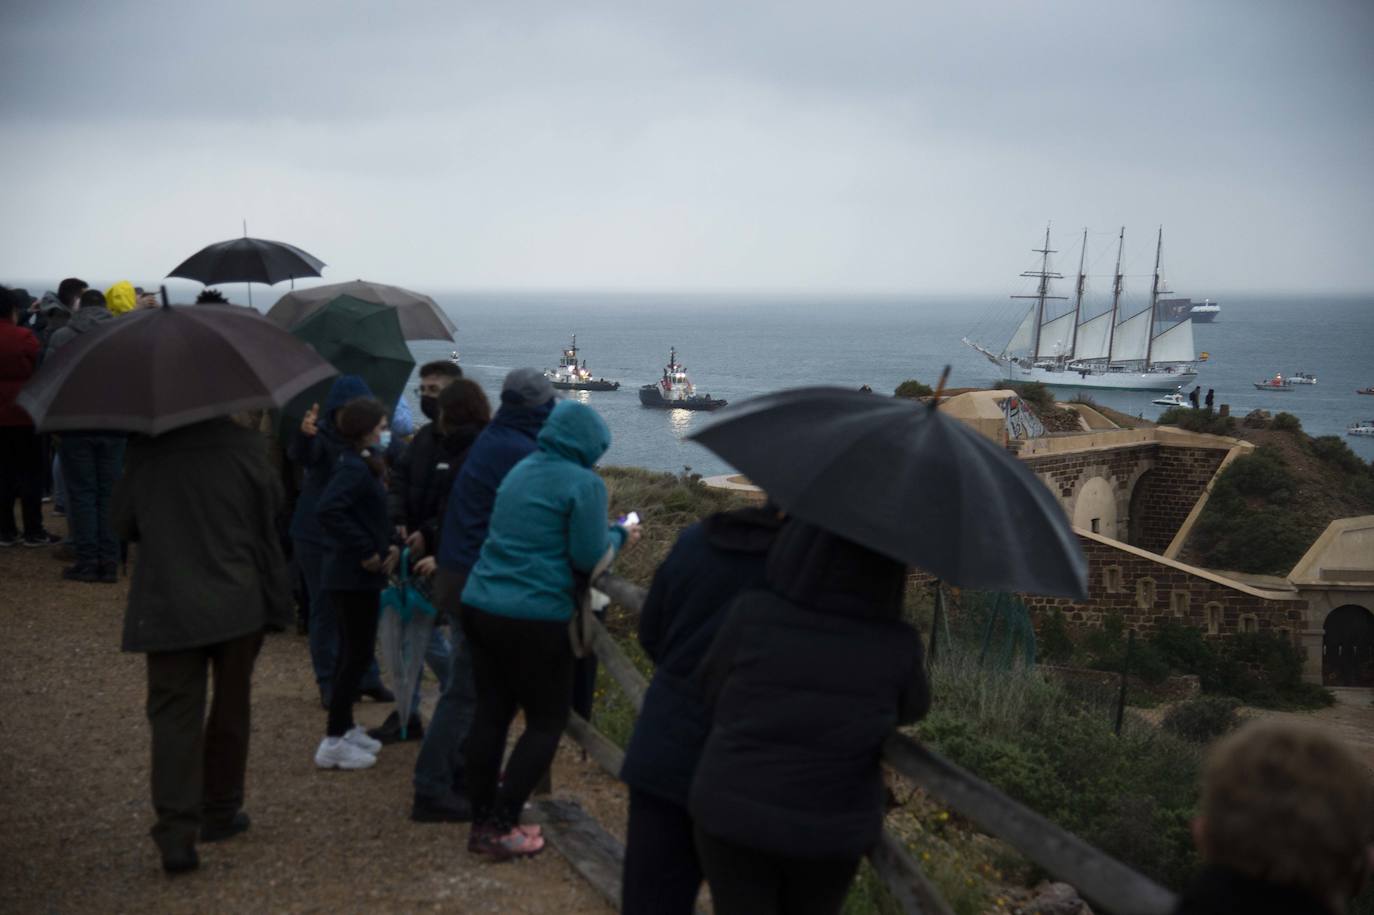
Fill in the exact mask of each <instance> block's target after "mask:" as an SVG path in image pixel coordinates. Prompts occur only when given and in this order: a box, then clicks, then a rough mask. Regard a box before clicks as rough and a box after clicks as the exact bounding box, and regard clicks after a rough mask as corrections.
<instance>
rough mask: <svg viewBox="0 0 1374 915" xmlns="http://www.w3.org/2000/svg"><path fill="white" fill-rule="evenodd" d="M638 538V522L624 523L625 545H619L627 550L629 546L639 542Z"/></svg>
mask: <svg viewBox="0 0 1374 915" xmlns="http://www.w3.org/2000/svg"><path fill="white" fill-rule="evenodd" d="M639 538H640V531H639V525H638V524H627V525H625V545H624V546H623V547H621V549H623V550H628V549H629V548H630V547H632V546H634V545H635V544H636V543H638V542H639Z"/></svg>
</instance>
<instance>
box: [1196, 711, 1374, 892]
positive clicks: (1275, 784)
mask: <svg viewBox="0 0 1374 915" xmlns="http://www.w3.org/2000/svg"><path fill="white" fill-rule="evenodd" d="M1201 813H1202V818H1203V820H1202V835H1201V837H1200V838H1201V845H1202V848H1201V851H1202V855H1203V857H1204V858H1205V859H1206V860H1207V862H1208V863H1209V864H1213V865H1218V866H1221V867H1226V868H1230V869H1231V870H1234V871H1237V872H1239V873H1241V874H1244V875H1245V876H1247V877H1251V878H1253V879H1256V880H1262V881H1265V882H1267V883H1273V884H1278V885H1281V886H1289V887H1296V888H1299V889H1302V890H1305V891H1306V892H1308V893H1310V894H1311V895H1313V896H1315V897H1317V898H1319V899H1321V900H1322V901H1323V902H1326V901H1328V900H1330V899H1332V898H1333V897H1348V896H1353V895H1355V894H1356V893H1357V892H1359V889H1360V885H1361V884H1362V883H1363V882H1364V877H1365V874H1366V871H1367V869H1368V855H1369V846H1370V844H1371V843H1374V778H1372V777H1371V774H1370V772H1369V771H1368V770H1367V769H1365V767H1364V766H1363V765H1362V764H1361V763H1360V760H1359V759H1358V758H1357V757H1356V756H1355V754H1354V753H1352V752H1351V751H1350V750H1349V749H1348V748H1347V747H1345V746H1344V745H1343V744H1341V743H1340V742H1339V741H1337V740H1335V739H1333V738H1332V737H1330V736H1329V735H1328V734H1326V733H1325V732H1324V731H1322V730H1320V729H1319V728H1317V727H1315V726H1313V725H1310V724H1300V723H1296V722H1281V721H1258V722H1254V723H1252V724H1248V725H1246V726H1245V727H1242V728H1241V729H1240V730H1239V731H1237V732H1236V733H1234V734H1232V735H1231V736H1229V737H1227V738H1225V739H1224V740H1222V741H1220V742H1219V743H1218V744H1217V745H1216V746H1215V747H1214V748H1213V749H1212V751H1211V753H1210V754H1208V757H1207V763H1206V766H1205V769H1204V772H1203V778H1202V807H1201Z"/></svg>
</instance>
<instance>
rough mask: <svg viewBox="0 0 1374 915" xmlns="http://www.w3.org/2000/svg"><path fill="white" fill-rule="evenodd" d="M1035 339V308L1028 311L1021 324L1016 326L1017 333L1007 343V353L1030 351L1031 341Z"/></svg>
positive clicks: (1005, 350)
mask: <svg viewBox="0 0 1374 915" xmlns="http://www.w3.org/2000/svg"><path fill="white" fill-rule="evenodd" d="M1034 340H1035V309H1034V308H1032V309H1031V310H1030V311H1028V312H1026V316H1025V317H1024V318H1022V319H1021V326H1020V327H1018V328H1016V333H1014V334H1012V335H1011V341H1010V342H1008V343H1007V346H1006V349H1004V350H1003V352H1005V353H1026V352H1030V348H1031V343H1032V342H1033V341H1034Z"/></svg>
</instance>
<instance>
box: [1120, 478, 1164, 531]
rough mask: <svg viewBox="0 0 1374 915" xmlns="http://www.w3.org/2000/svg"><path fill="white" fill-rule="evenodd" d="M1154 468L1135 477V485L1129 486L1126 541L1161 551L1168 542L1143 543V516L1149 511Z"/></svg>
mask: <svg viewBox="0 0 1374 915" xmlns="http://www.w3.org/2000/svg"><path fill="white" fill-rule="evenodd" d="M1154 477H1155V472H1154V470H1147V471H1145V472H1144V473H1142V474H1141V475H1140V476H1139V477H1138V478H1136V481H1135V486H1134V487H1132V488H1131V504H1130V507H1129V508H1128V509H1127V511H1128V512H1129V513H1130V514H1128V515H1127V524H1128V525H1129V530H1127V531H1126V542H1127V543H1129V544H1130V545H1131V546H1138V547H1143V548H1145V549H1153V550H1158V551H1162V550H1163V549H1164V547H1166V546H1168V544H1167V543H1166V544H1163V545H1162V546H1161V545H1160V544H1148V545H1147V544H1146V543H1145V536H1146V534H1145V516H1146V514H1147V513H1148V512H1149V507H1148V506H1149V504H1150V498H1151V484H1153V483H1154Z"/></svg>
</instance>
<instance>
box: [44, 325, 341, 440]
mask: <svg viewBox="0 0 1374 915" xmlns="http://www.w3.org/2000/svg"><path fill="white" fill-rule="evenodd" d="M336 374H338V372H337V370H335V368H334V367H333V366H332V365H330V364H329V363H328V362H326V361H325V360H324V359H323V358H321V357H320V355H319V354H318V353H316V352H315V351H314V350H313V349H311V348H310V347H309V346H307V345H306V344H304V343H302V342H301V341H300V340H297V339H296V338H295V337H293V336H291V334H289V333H287V332H286V331H284V330H282V329H281V328H280V327H277V326H276V325H275V324H273V323H272V322H271V321H268V320H266V319H265V318H263V316H262V315H260V314H258V313H257V312H256V311H251V310H249V309H246V308H236V307H234V306H232V305H196V306H184V307H183V306H177V307H175V308H174V307H171V306H167V305H164V306H163V307H161V308H153V309H148V310H144V311H135V312H131V313H129V314H126V315H121V316H120V317H118V318H115V319H114V320H113V321H106V322H104V323H103V324H99V325H97V326H96V327H95V328H93V329H92V330H88V331H87V332H86V333H84V334H82V335H81V336H79V337H77V338H76V339H75V340H73V341H72V342H71V343H68V344H67V345H66V346H64V347H62V348H61V349H59V350H58V351H57V352H56V353H54V354H53V355H52V356H51V357H50V358H48V359H46V360H44V362H43V365H42V366H41V367H40V368H39V370H38V371H37V372H36V373H35V374H34V376H33V378H32V379H30V380H29V383H28V384H27V385H25V387H24V389H23V390H22V391H20V392H19V397H18V403H19V405H20V406H21V407H23V408H24V409H25V410H27V411H28V413H29V415H30V416H32V417H33V420H34V423H35V425H37V426H38V428H39V429H42V430H44V431H57V430H62V429H89V430H95V429H109V430H115V431H120V432H141V433H144V434H146V435H159V434H161V433H163V432H167V431H169V430H171V429H176V428H179V427H181V426H188V425H190V424H192V423H197V422H201V421H202V420H206V419H211V418H213V417H216V416H228V415H229V414H231V413H238V412H240V411H242V410H254V409H260V408H263V407H274V408H279V407H282V406H284V405H285V404H286V402H287V401H288V400H290V399H291V398H292V397H294V396H295V395H296V394H298V393H300V392H301V391H303V390H305V389H306V388H308V387H310V386H311V385H313V384H315V383H316V382H319V381H322V380H324V379H326V378H329V377H331V376H333V375H336Z"/></svg>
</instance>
